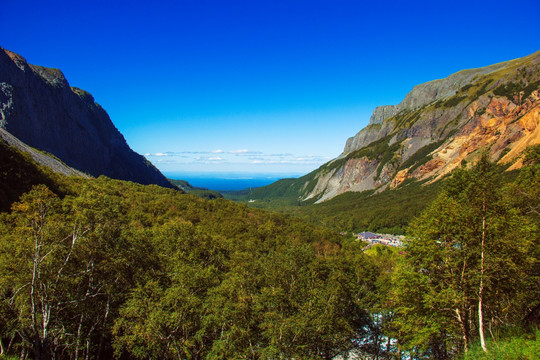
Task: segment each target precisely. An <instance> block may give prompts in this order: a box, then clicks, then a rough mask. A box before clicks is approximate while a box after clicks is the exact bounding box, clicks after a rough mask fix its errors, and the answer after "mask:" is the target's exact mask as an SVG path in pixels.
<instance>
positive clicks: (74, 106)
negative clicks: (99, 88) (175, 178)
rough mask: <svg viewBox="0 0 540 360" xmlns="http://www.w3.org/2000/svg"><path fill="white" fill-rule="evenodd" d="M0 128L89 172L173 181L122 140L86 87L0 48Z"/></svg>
mask: <svg viewBox="0 0 540 360" xmlns="http://www.w3.org/2000/svg"><path fill="white" fill-rule="evenodd" d="M0 128H1V129H4V130H5V131H6V132H8V133H9V134H11V135H13V136H14V137H16V138H17V139H19V140H20V141H21V142H22V143H24V144H27V145H29V146H31V147H33V148H37V149H39V150H43V151H46V152H48V153H50V154H52V155H54V156H56V157H57V158H59V159H61V160H62V162H64V163H65V164H66V165H68V166H69V167H71V168H74V169H76V170H78V171H81V172H83V173H87V174H90V175H92V176H99V175H105V176H108V177H110V178H115V179H121V180H129V181H134V182H137V183H141V184H157V185H160V186H165V187H173V185H172V184H171V183H170V182H169V181H168V180H167V179H166V178H165V176H163V175H162V174H161V173H160V172H159V170H158V169H156V168H155V167H154V166H153V165H152V164H151V163H150V162H149V161H147V160H146V159H145V158H144V157H143V156H141V155H139V154H137V153H136V152H134V151H133V150H131V148H130V147H129V146H128V144H127V143H126V140H125V139H124V137H123V136H122V134H121V133H120V132H119V131H118V130H117V129H116V127H115V126H114V124H113V123H112V121H111V119H110V118H109V116H108V115H107V113H106V112H105V110H103V108H102V107H101V106H100V105H99V104H97V103H96V102H95V101H94V98H93V97H92V95H90V94H89V93H88V92H86V91H84V90H81V89H78V88H75V87H70V85H69V83H68V82H67V80H66V78H65V77H64V75H63V74H62V72H61V71H60V70H58V69H52V68H46V67H42V66H36V65H31V64H28V63H27V62H26V60H25V59H24V58H23V57H21V56H20V55H18V54H15V53H13V52H11V51H8V50H6V49H3V48H0Z"/></svg>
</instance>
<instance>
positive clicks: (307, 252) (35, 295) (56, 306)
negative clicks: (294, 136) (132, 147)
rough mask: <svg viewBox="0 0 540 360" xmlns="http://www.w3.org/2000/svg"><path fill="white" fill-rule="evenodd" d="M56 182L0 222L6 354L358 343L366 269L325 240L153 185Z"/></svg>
mask: <svg viewBox="0 0 540 360" xmlns="http://www.w3.org/2000/svg"><path fill="white" fill-rule="evenodd" d="M58 181H59V184H60V185H59V186H60V187H61V188H64V189H66V191H65V194H64V196H63V197H62V198H60V197H58V196H56V195H55V194H54V193H53V192H51V191H50V190H49V189H48V188H47V187H45V186H43V185H40V186H38V187H35V188H34V189H33V190H31V191H30V192H29V193H27V194H25V195H23V196H22V197H21V199H20V201H19V202H17V203H15V204H13V210H12V212H11V213H9V214H8V213H3V214H0V220H1V221H0V316H1V319H2V321H1V322H0V340H1V341H2V344H7V343H8V342H9V341H10V340H12V343H13V346H12V347H11V348H10V349H9V350H7V351H8V353H13V352H14V351H25V352H26V354H27V355H30V356H34V357H37V358H50V357H53V356H54V357H59V356H62V355H61V354H70V355H69V357H73V358H75V357H89V358H106V357H111V356H112V355H113V353H114V354H116V356H118V357H122V358H160V359H166V358H178V357H180V358H192V359H202V358H208V359H222V358H269V357H280V358H291V357H293V358H310V359H326V358H331V357H334V356H336V355H339V354H344V353H346V352H347V351H349V350H351V349H354V348H356V347H357V346H358V343H357V342H356V340H357V339H361V338H363V337H365V336H366V333H365V328H366V326H367V324H368V323H369V322H370V321H371V320H370V318H369V317H368V316H367V312H366V311H365V308H364V306H363V299H364V297H365V296H367V293H366V290H365V289H368V288H370V285H369V284H368V281H371V280H370V279H371V277H370V276H367V274H368V273H369V272H371V271H372V268H371V267H370V266H369V265H367V264H365V263H364V262H365V256H363V255H362V253H361V251H360V249H358V248H355V247H353V246H351V245H349V244H346V240H344V239H342V238H341V237H340V236H338V235H337V234H336V233H334V232H330V231H328V230H325V229H323V228H320V227H316V226H313V225H309V224H307V223H305V222H303V221H301V220H299V219H296V218H292V217H289V216H285V215H277V214H269V213H267V212H264V211H260V210H256V209H250V208H248V207H246V206H245V205H240V204H235V203H233V202H230V201H226V200H224V199H216V200H213V201H206V200H203V199H200V198H197V197H195V196H192V195H189V194H184V193H182V192H180V191H174V190H170V189H164V188H160V187H158V186H142V185H138V184H134V183H130V182H123V181H116V180H111V179H107V178H105V177H100V178H98V179H81V178H74V177H73V178H68V177H61V178H58ZM345 245H346V246H345ZM351 249H353V250H351Z"/></svg>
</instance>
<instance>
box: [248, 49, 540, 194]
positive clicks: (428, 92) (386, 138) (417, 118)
mask: <svg viewBox="0 0 540 360" xmlns="http://www.w3.org/2000/svg"><path fill="white" fill-rule="evenodd" d="M539 88H540V52H537V53H534V54H532V55H530V56H527V57H524V58H521V59H516V60H512V61H508V62H504V63H500V64H495V65H491V66H487V67H484V68H479V69H471V70H464V71H460V72H458V73H455V74H453V75H450V76H449V77H447V78H445V79H441V80H434V81H430V82H427V83H424V84H421V85H418V86H415V87H414V88H413V90H412V91H411V92H410V93H409V94H407V96H406V97H405V99H404V100H403V101H402V102H401V103H400V104H398V105H390V106H380V107H377V108H376V109H375V111H374V112H373V115H372V116H371V119H370V122H369V124H368V126H366V127H365V128H364V129H362V130H361V131H360V132H359V133H358V134H356V135H355V136H354V137H351V138H349V139H348V140H347V143H346V145H345V149H344V151H343V153H342V154H341V155H340V156H339V157H338V158H336V159H334V160H332V161H329V162H328V163H326V164H324V165H322V166H321V167H320V168H319V169H317V170H315V171H314V172H312V173H310V174H308V175H305V176H304V177H302V178H300V179H297V180H294V181H292V180H290V179H287V180H286V182H282V183H280V184H275V185H274V184H273V185H270V186H269V187H268V188H267V189H265V190H264V191H261V194H265V195H264V196H263V197H265V196H266V197H268V196H270V197H272V196H276V197H279V196H282V195H280V194H285V193H286V194H288V196H291V194H292V193H296V194H298V195H297V197H298V196H299V198H300V199H301V200H311V201H316V202H323V201H325V200H328V199H331V198H333V197H335V196H337V195H339V194H342V193H345V192H348V191H364V190H372V189H378V190H383V189H386V188H388V187H390V188H395V187H397V186H399V185H400V184H401V183H403V182H404V181H405V180H407V179H417V180H428V181H436V180H437V179H440V178H441V177H442V176H444V175H445V174H447V173H449V172H450V171H452V170H453V169H455V168H456V167H458V166H460V165H461V164H462V162H470V163H473V162H474V161H475V160H476V159H477V158H478V157H479V156H480V154H481V153H482V152H483V151H488V152H489V154H490V156H491V158H492V160H494V161H499V162H502V163H508V162H512V163H514V162H515V164H514V165H512V168H515V167H518V166H520V164H519V159H518V158H519V155H520V154H521V152H522V151H523V150H524V149H525V147H527V146H529V145H534V144H538V143H540V126H539V122H540V92H539ZM272 189H275V190H276V191H273V190H272ZM278 189H279V190H278ZM253 198H256V194H254V195H253Z"/></svg>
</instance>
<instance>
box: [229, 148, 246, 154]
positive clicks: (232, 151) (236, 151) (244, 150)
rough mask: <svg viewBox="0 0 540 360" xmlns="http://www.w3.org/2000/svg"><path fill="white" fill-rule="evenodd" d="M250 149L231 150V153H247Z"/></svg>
mask: <svg viewBox="0 0 540 360" xmlns="http://www.w3.org/2000/svg"><path fill="white" fill-rule="evenodd" d="M248 152H249V150H248V149H240V150H231V151H229V154H246V153H248Z"/></svg>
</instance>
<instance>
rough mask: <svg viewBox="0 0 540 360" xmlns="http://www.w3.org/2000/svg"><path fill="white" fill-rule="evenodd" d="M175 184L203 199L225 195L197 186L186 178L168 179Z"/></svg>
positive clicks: (218, 197)
mask: <svg viewBox="0 0 540 360" xmlns="http://www.w3.org/2000/svg"><path fill="white" fill-rule="evenodd" d="M168 180H169V181H170V182H171V183H172V184H173V185H175V186H177V187H179V188H180V189H182V191H185V192H187V193H190V194H193V195H195V196H198V197H200V198H201V199H207V200H213V199H220V198H222V197H223V195H222V194H220V193H219V192H218V191H214V190H208V189H206V188H201V187H196V186H193V185H191V184H190V183H188V182H187V181H185V180H174V179H168Z"/></svg>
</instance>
